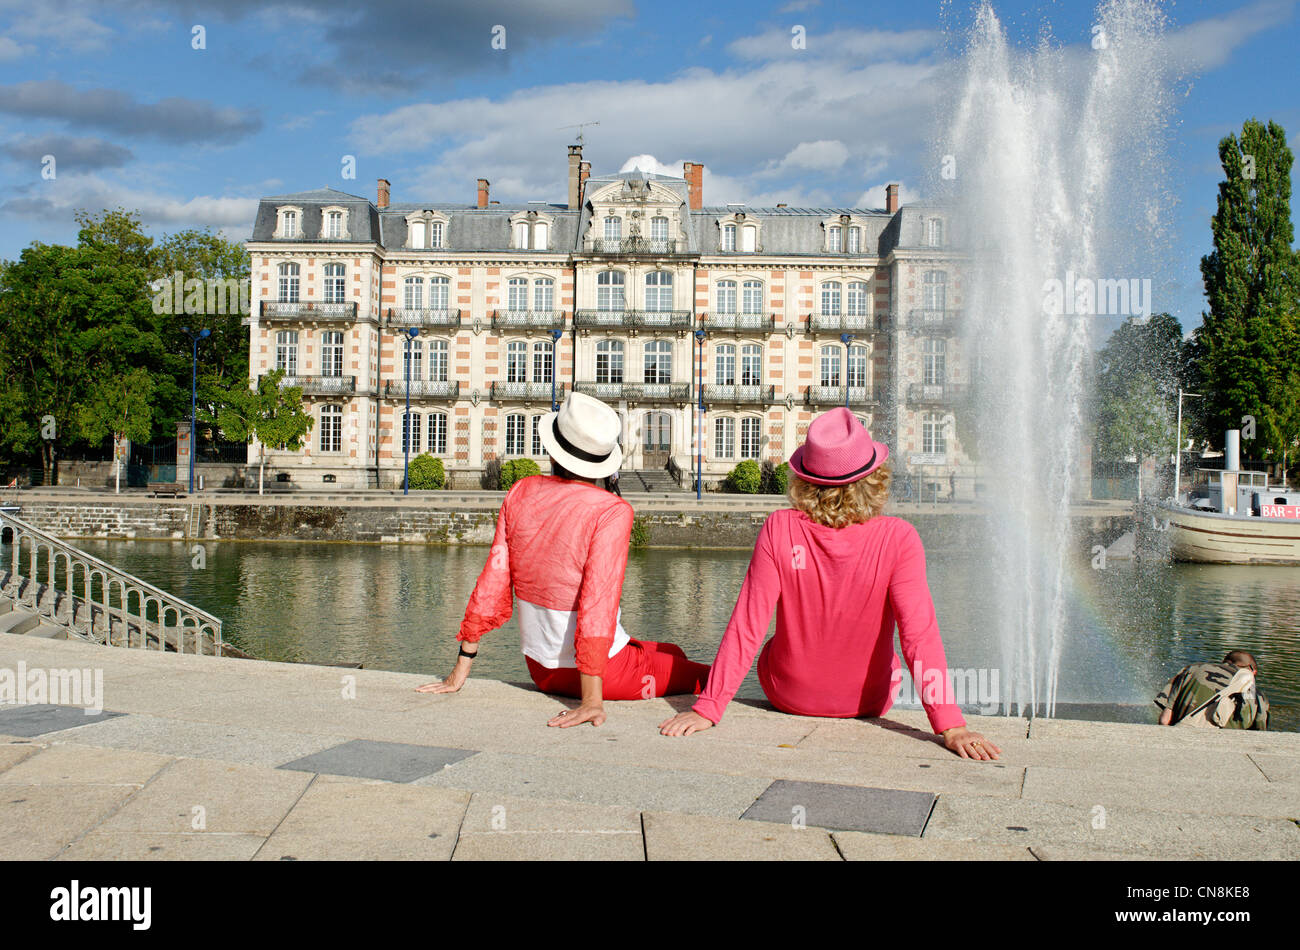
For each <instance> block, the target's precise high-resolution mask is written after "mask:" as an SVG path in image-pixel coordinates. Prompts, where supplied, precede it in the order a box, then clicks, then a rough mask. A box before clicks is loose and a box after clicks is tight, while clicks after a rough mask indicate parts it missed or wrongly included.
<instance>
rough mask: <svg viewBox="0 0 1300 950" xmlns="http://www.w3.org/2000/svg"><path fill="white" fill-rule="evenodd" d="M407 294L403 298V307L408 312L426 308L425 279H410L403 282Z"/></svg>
mask: <svg viewBox="0 0 1300 950" xmlns="http://www.w3.org/2000/svg"><path fill="white" fill-rule="evenodd" d="M403 286H404V288H405V292H404V293H403V296H402V302H403V305H404V306H405V307H406V309H407V310H419V309H421V308H422V307H423V306H424V278H423V277H408V278H406V280H405V281H404V282H403Z"/></svg>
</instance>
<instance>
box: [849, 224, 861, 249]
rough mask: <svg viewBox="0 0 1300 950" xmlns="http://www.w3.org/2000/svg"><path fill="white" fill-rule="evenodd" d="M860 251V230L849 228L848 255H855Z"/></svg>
mask: <svg viewBox="0 0 1300 950" xmlns="http://www.w3.org/2000/svg"><path fill="white" fill-rule="evenodd" d="M861 250H862V229H861V228H849V253H850V254H857V253H859V252H860V251H861Z"/></svg>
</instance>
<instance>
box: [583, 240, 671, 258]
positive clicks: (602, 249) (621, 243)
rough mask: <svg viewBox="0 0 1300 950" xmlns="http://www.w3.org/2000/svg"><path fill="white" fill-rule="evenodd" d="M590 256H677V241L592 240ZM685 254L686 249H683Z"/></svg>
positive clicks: (589, 250) (589, 245) (588, 246)
mask: <svg viewBox="0 0 1300 950" xmlns="http://www.w3.org/2000/svg"><path fill="white" fill-rule="evenodd" d="M586 249H587V253H588V254H676V253H678V251H677V241H675V240H670V239H667V238H645V237H628V238H591V239H589V240H588V241H587V244H586ZM682 250H683V252H684V251H685V248H684V247H683V248H682Z"/></svg>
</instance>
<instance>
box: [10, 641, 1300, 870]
mask: <svg viewBox="0 0 1300 950" xmlns="http://www.w3.org/2000/svg"><path fill="white" fill-rule="evenodd" d="M19 663H23V664H25V667H26V670H27V671H29V674H30V671H32V670H36V671H51V670H64V671H67V670H76V669H91V670H102V671H103V687H104V692H103V697H102V704H103V709H104V713H103V714H102V715H98V716H87V715H86V714H85V713H84V712H83V711H81V710H69V709H67V708H63V707H61V706H60V705H59V704H57V703H54V702H53V701H52V700H53V699H54V697H37V698H38V699H40V698H49V699H51V702H49V703H42V702H35V703H31V704H29V705H6V706H0V859H3V860H15V859H58V858H65V859H129V860H135V859H149V858H160V859H178V858H179V859H185V858H199V859H257V860H317V859H337V858H359V859H366V858H394V859H414V858H435V859H448V858H451V859H455V860H473V859H569V858H578V859H627V860H646V859H651V860H665V859H667V860H673V859H679V860H680V859H739V860H752V859H760V860H761V859H787V860H872V859H951V860H967V859H984V858H989V859H997V860H1002V859H1005V860H1026V861H1033V860H1056V859H1066V860H1069V859H1080V860H1084V859H1108V858H1119V859H1132V860H1140V859H1150V858H1170V859H1179V860H1182V859H1239V860H1253V859H1291V860H1294V859H1297V858H1300V827H1298V825H1297V821H1298V820H1300V781H1298V780H1300V734H1297V733H1254V732H1248V733H1243V732H1231V731H1222V732H1221V731H1217V730H1212V731H1205V730H1198V729H1190V730H1184V729H1170V728H1161V727H1157V726H1143V725H1128V724H1114V723H1096V722H1079V721H1066V720H1055V721H1048V720H1037V721H1035V722H1033V723H1029V722H1027V721H1025V720H1023V719H1011V718H980V717H971V718H970V720H969V721H970V725H971V726H972V728H975V729H978V730H980V731H981V732H983V733H984V734H985V735H987V736H989V737H990V738H992V739H993V740H994V741H995V742H996V743H997V744H998V745H999V746H1001V748H1002V750H1003V756H1002V759H1001V760H1000V761H998V762H991V763H990V762H983V763H977V762H972V761H963V760H960V759H958V758H956V757H954V756H953V755H952V754H951V753H949V752H948V751H947V750H946V749H944V748H943V746H942V745H941V744H939V742H938V740H937V739H936V738H935V737H934V736H932V735H930V734H929V733H928V731H927V730H926V724H925V717H924V714H922V713H920V712H915V711H897V712H891V713H890V714H889V716H888V717H886V718H885V719H883V720H875V721H861V720H829V719H808V718H800V717H794V716H787V715H784V714H781V713H778V712H775V711H772V710H770V709H766V708H762V707H761V706H759V705H756V704H750V703H744V702H737V703H734V704H733V705H732V707H731V708H730V709H729V710H728V713H727V717H726V718H725V719H724V720H723V722H722V724H721V725H720V726H718V727H717V728H715V729H712V730H709V731H708V732H705V733H703V734H700V735H696V736H691V737H688V738H684V739H680V738H679V739H670V738H665V737H662V736H660V735H659V734H658V732H657V730H656V728H655V726H656V725H657V724H658V723H659V722H660V721H662V720H663V719H664V718H666V717H667V716H668V715H670V714H671V713H672V712H673V711H674V710H678V709H682V708H685V707H686V706H687V705H688V704H689V697H674V698H672V699H671V700H652V701H646V702H636V703H607V704H606V706H607V711H608V713H609V720H608V722H607V723H606V724H605V725H604V726H602V727H600V728H598V729H593V728H591V727H588V726H580V727H576V728H573V729H568V730H560V729H552V728H548V727H547V725H546V720H547V719H548V718H549V717H550V716H551V715H553V714H554V713H555V712H557V711H558V710H559V709H560V708H561V707H562V705H565V704H571V701H564V700H557V699H554V698H551V697H547V696H544V695H542V694H540V693H538V692H536V691H535V690H534V689H533V688H532V687H531V685H529V686H527V688H524V687H523V686H515V685H511V684H507V683H501V682H495V681H491V680H482V679H471V680H470V681H469V683H468V684H467V686H466V687H465V688H464V689H463V690H462V691H461V692H460V693H457V694H454V695H448V696H433V695H425V694H419V693H416V692H415V691H414V688H415V687H416V686H417V685H419V684H420V683H423V682H427V681H428V680H429V679H431V678H433V675H432V674H438V675H440V674H441V673H443V672H445V671H442V670H438V671H430V673H431V675H430V676H424V675H416V674H405V673H385V672H378V671H369V670H350V669H341V668H331V667H320V666H306V665H293V664H286V663H268V662H258V661H248V660H235V659H225V658H222V659H217V658H212V657H194V656H183V657H182V656H176V655H163V654H158V653H144V652H140V651H128V650H124V649H110V648H105V647H99V646H94V645H90V644H82V643H76V642H72V641H54V640H36V639H33V638H31V637H22V636H13V635H9V634H0V670H6V669H7V670H11V671H16V670H17V669H18V666H19Z"/></svg>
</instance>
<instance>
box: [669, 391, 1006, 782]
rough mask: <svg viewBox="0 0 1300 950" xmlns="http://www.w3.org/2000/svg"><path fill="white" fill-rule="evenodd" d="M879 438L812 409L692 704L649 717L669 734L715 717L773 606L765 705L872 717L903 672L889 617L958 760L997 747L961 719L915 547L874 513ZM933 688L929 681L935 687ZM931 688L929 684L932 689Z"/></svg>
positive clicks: (903, 526)
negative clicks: (786, 486)
mask: <svg viewBox="0 0 1300 950" xmlns="http://www.w3.org/2000/svg"><path fill="white" fill-rule="evenodd" d="M888 457H889V449H888V448H887V447H886V446H885V445H884V444H883V443H881V442H875V441H874V440H873V439H872V438H871V435H870V433H868V432H867V430H866V428H865V427H864V426H863V425H862V423H861V422H859V421H858V420H857V419H856V418H855V417H854V416H853V414H852V413H851V412H849V410H848V409H845V408H842V407H841V408H838V409H833V410H831V411H830V412H828V413H826V414H824V415H822V416H820V417H818V418H817V419H816V420H815V421H814V422H813V423H812V425H810V426H809V427H808V441H807V443H806V444H805V445H803V446H801V447H800V448H799V449H797V450H796V451H795V453H794V455H793V456H792V457H791V459H790V478H791V482H790V498H791V500H792V501H793V502H794V505H795V507H794V508H793V509H784V510H781V511H775V512H773V513H772V514H771V515H770V516H769V517H768V519H767V521H766V522H764V524H763V528H762V530H761V531H760V532H759V535H758V541H757V542H756V543H755V544H754V555H753V558H752V559H751V560H750V562H749V571H748V572H747V573H746V575H745V581H744V584H743V585H742V586H741V588H740V597H739V599H737V601H736V608H735V610H733V611H732V614H731V622H730V623H729V624H728V625H727V631H726V633H725V634H723V637H722V643H721V645H720V646H719V647H718V655H717V657H716V659H714V661H713V669H712V672H711V673H710V675H709V680H708V685H707V688H706V689H705V690H704V692H703V693H701V694H700V698H699V700H698V701H697V702H696V703H695V705H694V706H693V707H692V708H691V709H689V710H687V711H685V712H682V713H679V714H678V715H676V716H674V717H673V718H671V719H668V720H666V721H665V722H663V723H661V724H660V727H659V730H660V732H662V733H663V734H664V735H668V736H685V735H690V734H691V733H693V732H699V731H700V730H703V729H707V728H709V727H710V726H713V725H716V724H717V723H718V721H719V720H721V718H722V712H723V710H724V709H725V708H726V706H727V703H729V702H730V701H731V699H732V697H733V696H735V695H736V690H737V689H739V688H740V683H741V680H743V679H744V678H745V675H746V674H747V673H748V672H749V669H750V667H751V666H752V665H753V662H754V654H755V653H758V649H759V647H760V646H761V645H762V643H763V639H764V637H766V635H767V628H768V624H769V622H770V621H771V619H772V610H773V608H775V609H776V611H777V614H776V634H775V635H774V636H773V637H772V639H771V640H770V641H769V642H768V644H767V646H766V647H764V649H763V651H762V654H761V655H760V656H759V659H758V679H759V683H760V684H761V685H762V687H763V692H764V693H765V694H766V695H767V698H768V699H769V700H771V702H772V705H774V706H776V708H777V709H780V710H782V711H784V712H789V713H794V714H796V715H800V716H836V717H844V718H848V717H855V716H883V715H884V714H885V713H886V712H888V711H889V708H890V706H891V705H892V704H893V698H894V695H895V688H896V685H897V684H898V683H900V682H901V679H900V677H901V673H900V671H899V661H898V657H897V655H896V654H895V653H894V626H895V624H897V626H898V633H899V640H900V641H901V642H902V646H903V656H904V658H905V659H906V660H907V668H908V670H909V672H913V676H914V678H915V677H916V671H920V677H919V678H918V679H917V681H916V688H917V690H918V692H920V694H921V701H922V704H923V705H924V706H925V711H926V714H927V715H928V716H929V717H930V725H931V727H932V728H933V729H934V731H935V732H936V733H938V734H939V735H942V736H943V740H944V744H945V745H946V746H947V747H948V748H949V749H951V750H952V751H953V752H955V753H957V754H958V755H960V756H962V757H963V758H973V759H996V758H997V757H998V754H999V753H1000V752H1001V750H1000V749H999V748H998V747H997V746H995V745H994V744H993V743H992V742H990V741H989V740H988V739H985V738H984V737H983V736H981V735H980V734H979V733H976V732H971V731H969V730H968V729H967V728H966V721H965V720H964V719H963V718H962V715H961V712H960V710H958V708H957V706H956V705H955V704H954V703H953V702H952V701H951V691H950V688H949V686H948V668H947V664H946V661H945V659H944V654H943V642H942V641H941V640H940V639H939V624H938V622H937V621H936V620H935V615H934V602H933V601H932V600H931V598H930V588H929V586H928V585H927V583H926V579H925V551H924V549H923V548H922V547H921V539H920V537H919V536H918V535H917V533H916V529H915V528H913V527H912V526H911V525H910V524H909V523H908V522H906V521H903V520H902V519H901V518H890V517H884V516H882V515H881V514H880V510H881V508H882V506H883V505H884V503H885V499H886V498H887V497H888V492H889V468H888V466H886V465H885V464H884V463H885V459H887V458H888ZM940 686H941V688H940ZM936 694H937V695H936Z"/></svg>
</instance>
